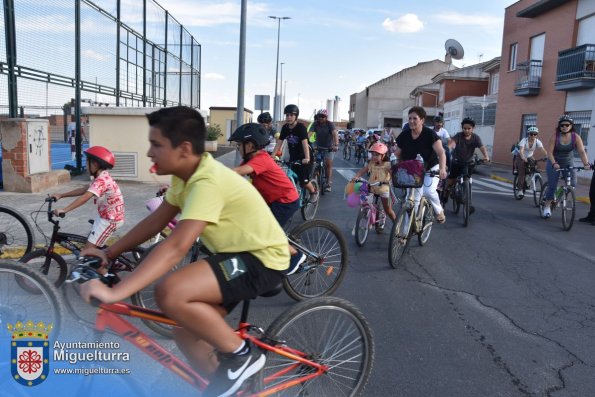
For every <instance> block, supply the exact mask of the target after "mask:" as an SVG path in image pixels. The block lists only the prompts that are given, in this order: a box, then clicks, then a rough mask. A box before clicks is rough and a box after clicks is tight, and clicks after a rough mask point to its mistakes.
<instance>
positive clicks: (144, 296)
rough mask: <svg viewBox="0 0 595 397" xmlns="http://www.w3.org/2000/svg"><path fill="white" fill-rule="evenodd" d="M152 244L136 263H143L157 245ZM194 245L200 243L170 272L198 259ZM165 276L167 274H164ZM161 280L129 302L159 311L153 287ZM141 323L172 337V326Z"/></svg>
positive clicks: (144, 289)
mask: <svg viewBox="0 0 595 397" xmlns="http://www.w3.org/2000/svg"><path fill="white" fill-rule="evenodd" d="M158 244H159V243H157V244H154V245H152V246H150V247H149V248H147V249H145V251H144V252H143V254H142V256H141V258H140V260H139V261H138V262H139V263H140V262H142V261H143V259H144V258H146V257H147V256H148V255H149V253H150V252H151V251H152V250H153V249H154V248H155V247H156V246H157V245H158ZM196 244H200V243H195V245H193V246H192V249H191V250H190V251H189V252H188V254H186V256H185V257H184V259H183V260H182V262H181V263H179V264H177V265H176V266H174V267H173V268H172V269H171V271H172V272H173V271H175V270H176V269H179V268H181V267H184V266H186V265H187V264H189V263H192V262H195V261H197V260H198V258H199V246H198V245H196ZM166 275H167V274H166ZM166 275H164V276H163V277H165V276H166ZM161 280H162V278H160V279H159V280H156V281H155V282H153V283H151V284H149V285H147V286H146V287H145V288H143V289H142V290H140V291H138V292H136V293H135V294H133V295H132V296H131V297H130V300H131V301H132V303H133V304H134V305H136V306H140V307H144V308H145V309H151V310H159V307H158V306H157V300H156V299H155V285H157V284H158V283H159V281H161ZM141 321H142V322H143V323H144V324H145V325H146V326H147V327H148V328H149V329H151V330H152V331H155V332H157V333H158V334H160V335H162V336H165V337H168V338H171V337H172V328H173V327H172V326H171V325H167V324H163V323H159V322H154V321H151V320H148V319H145V318H141Z"/></svg>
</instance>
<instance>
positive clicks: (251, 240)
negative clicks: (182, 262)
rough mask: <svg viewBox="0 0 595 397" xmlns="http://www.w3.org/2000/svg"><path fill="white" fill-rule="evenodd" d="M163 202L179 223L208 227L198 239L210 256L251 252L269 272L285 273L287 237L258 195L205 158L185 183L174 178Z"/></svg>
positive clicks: (211, 160) (222, 167) (244, 181)
mask: <svg viewBox="0 0 595 397" xmlns="http://www.w3.org/2000/svg"><path fill="white" fill-rule="evenodd" d="M165 199H166V200H167V202H168V203H169V204H171V205H173V206H175V207H178V208H180V212H181V215H180V220H184V219H194V220H200V221H204V222H207V226H206V227H205V229H204V231H203V233H202V234H201V236H200V237H201V240H202V241H203V242H204V244H205V245H206V246H207V248H208V249H209V250H210V251H211V252H213V253H226V252H249V253H251V254H252V255H254V256H255V257H257V258H258V259H259V260H260V261H261V262H262V263H263V264H264V265H265V266H266V267H268V268H270V269H274V270H285V269H287V268H288V267H289V248H288V241H287V237H286V236H285V233H284V232H283V229H281V226H279V223H278V222H277V220H276V219H275V217H274V216H273V214H272V212H271V210H270V209H269V207H268V206H267V205H266V203H265V201H264V199H263V198H262V196H261V195H260V193H258V191H257V190H256V189H255V188H254V187H253V186H252V185H251V184H250V183H249V182H248V181H247V180H246V179H244V178H242V177H241V176H240V175H238V174H237V173H236V172H234V171H232V170H231V169H229V168H227V167H226V166H224V165H223V164H221V163H220V162H218V161H216V160H215V159H214V158H213V157H211V155H210V154H209V153H204V154H203V155H202V159H201V161H200V164H199V166H198V168H197V169H196V171H195V172H194V174H193V175H192V177H190V179H189V180H188V182H186V183H185V182H184V181H183V180H181V179H180V178H178V177H176V176H173V177H172V182H171V187H170V188H169V189H168V190H167V194H166V197H165Z"/></svg>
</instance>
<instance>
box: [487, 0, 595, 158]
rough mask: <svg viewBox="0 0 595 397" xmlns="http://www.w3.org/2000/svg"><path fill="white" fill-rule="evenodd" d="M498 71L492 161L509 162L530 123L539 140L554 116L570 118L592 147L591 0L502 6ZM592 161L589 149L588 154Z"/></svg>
mask: <svg viewBox="0 0 595 397" xmlns="http://www.w3.org/2000/svg"><path fill="white" fill-rule="evenodd" d="M501 58H502V62H501V65H502V66H501V69H502V71H501V73H500V75H499V89H498V112H497V114H496V126H495V139H494V161H496V162H498V163H510V162H511V156H510V147H511V145H512V144H514V143H516V142H518V141H519V139H521V138H522V137H524V136H525V135H526V131H527V128H528V127H529V126H531V125H536V126H537V127H538V128H539V131H540V139H541V140H542V141H544V143H545V142H547V141H548V140H549V139H550V137H551V136H552V135H553V134H554V132H555V128H556V126H557V122H558V118H559V117H560V116H561V115H562V114H569V115H570V116H571V117H573V118H574V120H575V125H576V127H577V130H578V131H579V132H580V133H581V136H582V138H583V141H584V143H585V145H586V147H587V150H588V148H589V147H595V138H594V137H593V134H589V132H590V130H591V129H592V128H593V125H592V124H593V119H592V114H593V113H594V112H595V1H593V0H539V1H537V0H520V1H518V2H516V3H514V4H513V5H511V6H510V7H508V8H506V11H505V18H504V32H503V39H502V57H501ZM588 155H589V159H590V161H593V159H594V156H593V153H589V152H588Z"/></svg>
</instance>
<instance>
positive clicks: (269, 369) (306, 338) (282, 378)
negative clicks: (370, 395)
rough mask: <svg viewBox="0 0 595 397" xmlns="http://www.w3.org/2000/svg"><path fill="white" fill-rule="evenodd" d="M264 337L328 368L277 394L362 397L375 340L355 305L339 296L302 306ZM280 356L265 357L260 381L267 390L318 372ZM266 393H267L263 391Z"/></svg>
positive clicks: (288, 313)
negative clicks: (280, 342) (360, 396)
mask: <svg viewBox="0 0 595 397" xmlns="http://www.w3.org/2000/svg"><path fill="white" fill-rule="evenodd" d="M266 337H267V338H268V339H273V340H277V341H281V340H282V341H284V342H282V344H280V345H279V346H278V347H279V348H281V349H284V348H285V349H287V350H289V351H291V352H293V353H295V352H296V351H298V352H300V353H298V354H300V355H302V354H303V355H304V356H305V357H307V358H309V359H310V360H312V361H314V362H316V363H320V364H323V365H326V366H328V368H329V370H328V372H326V373H325V374H322V375H320V376H315V377H314V378H312V379H310V380H308V381H306V382H303V383H298V384H296V385H294V386H293V387H291V388H289V389H284V390H280V391H278V392H277V393H275V395H277V396H298V395H299V396H305V395H308V396H359V395H361V394H362V393H363V390H364V387H365V386H366V383H367V382H368V379H369V377H370V373H371V371H372V366H373V364H374V338H373V335H372V330H371V328H370V325H369V324H368V321H367V320H366V318H365V317H364V316H363V314H362V313H361V312H360V311H359V310H358V309H357V308H356V307H355V306H354V305H353V304H351V303H349V302H347V301H346V300H344V299H340V298H335V297H323V298H316V299H310V300H307V301H303V302H300V303H298V304H296V305H294V306H293V307H291V308H290V309H289V310H287V311H286V312H284V313H283V314H281V315H280V316H279V317H277V318H276V319H275V321H273V323H272V324H271V325H270V326H269V328H268V329H267V331H266ZM314 372H315V370H313V369H312V368H310V367H308V366H306V365H299V364H297V363H296V362H295V361H294V360H291V359H288V358H286V357H284V356H282V355H280V354H274V353H272V352H268V353H267V362H266V364H265V367H264V368H263V370H262V371H261V374H260V377H261V382H262V384H264V386H265V387H266V388H267V389H269V388H272V387H275V386H278V385H279V384H281V383H285V382H291V381H292V380H296V379H298V378H302V377H304V376H307V375H308V374H310V373H314ZM265 390H266V389H265Z"/></svg>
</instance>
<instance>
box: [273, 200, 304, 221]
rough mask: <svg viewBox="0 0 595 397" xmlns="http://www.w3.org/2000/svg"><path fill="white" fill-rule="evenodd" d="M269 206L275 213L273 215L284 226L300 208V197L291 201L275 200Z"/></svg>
mask: <svg viewBox="0 0 595 397" xmlns="http://www.w3.org/2000/svg"><path fill="white" fill-rule="evenodd" d="M269 208H270V209H271V212H272V213H273V216H274V217H275V219H276V220H277V222H279V225H281V227H284V226H285V224H286V223H287V221H289V220H290V219H291V217H292V216H293V214H294V213H295V212H296V211H297V210H299V209H300V199H297V200H295V201H292V202H291V203H280V202H278V201H273V202H272V203H271V204H270V205H269Z"/></svg>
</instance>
